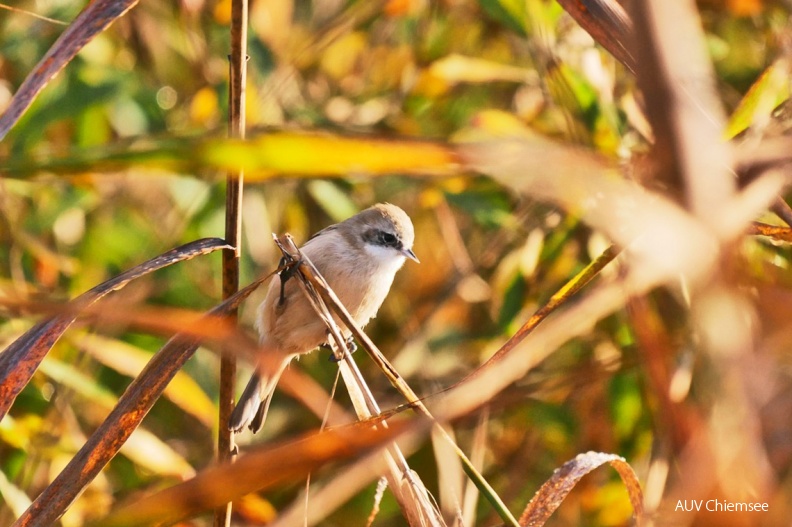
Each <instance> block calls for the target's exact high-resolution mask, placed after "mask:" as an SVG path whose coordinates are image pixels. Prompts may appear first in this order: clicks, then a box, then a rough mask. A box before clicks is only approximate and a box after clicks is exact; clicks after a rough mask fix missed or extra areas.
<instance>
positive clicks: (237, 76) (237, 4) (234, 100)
mask: <svg viewBox="0 0 792 527" xmlns="http://www.w3.org/2000/svg"><path fill="white" fill-rule="evenodd" d="M247 25H248V2H247V0H232V2H231V54H230V56H229V59H230V63H229V93H228V99H229V100H228V135H229V137H231V138H238V139H244V138H245V127H246V126H245V85H246V83H247V80H246V79H247ZM244 175H245V174H244V171H243V170H242V169H239V170H230V171H229V172H228V174H227V176H226V224H225V237H226V242H228V243H229V244H230V245H232V246H233V247H234V249H233V250H226V251H223V298H228V297H229V296H231V295H233V294H234V293H235V292H236V291H237V290H238V289H239V255H240V251H241V245H242V214H241V208H242V189H243V184H244ZM232 317H233V318H234V319H235V320H236V317H237V312H236V311H234V312H233V313H232ZM236 369H237V363H236V357H235V356H234V355H232V354H225V355H223V356H222V357H221V358H220V393H219V402H218V406H219V408H218V418H219V421H220V423H219V426H218V432H217V459H218V462H221V463H222V462H229V461H232V460H233V459H234V453H235V452H236V445H235V444H234V432H232V431H231V430H229V429H228V427H227V426H226V423H228V420H229V418H230V416H231V411H232V410H233V407H234V388H235V385H236ZM230 525H231V503H227V504H226V505H225V507H220V508H218V509H216V510H215V512H214V526H215V527H229V526H230Z"/></svg>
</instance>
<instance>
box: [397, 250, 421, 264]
mask: <svg viewBox="0 0 792 527" xmlns="http://www.w3.org/2000/svg"><path fill="white" fill-rule="evenodd" d="M401 253H402V254H403V255H404V256H406V257H407V258H409V259H410V260H413V261H415V263H421V260H419V259H418V257H417V256H415V253H414V252H413V251H412V249H404V250H402V252H401Z"/></svg>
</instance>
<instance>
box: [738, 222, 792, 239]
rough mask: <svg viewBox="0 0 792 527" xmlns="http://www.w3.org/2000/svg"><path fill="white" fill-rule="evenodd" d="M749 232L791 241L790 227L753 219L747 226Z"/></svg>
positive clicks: (791, 231)
mask: <svg viewBox="0 0 792 527" xmlns="http://www.w3.org/2000/svg"><path fill="white" fill-rule="evenodd" d="M748 233H749V234H756V235H761V236H767V237H768V238H772V239H774V240H778V241H781V242H792V229H790V228H789V227H779V226H777V225H768V224H766V223H760V222H758V221H755V222H753V223H751V225H750V226H749V227H748Z"/></svg>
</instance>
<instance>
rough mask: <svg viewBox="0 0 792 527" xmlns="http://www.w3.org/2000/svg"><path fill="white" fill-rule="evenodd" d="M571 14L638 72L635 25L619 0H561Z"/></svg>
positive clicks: (594, 37) (620, 59) (620, 60)
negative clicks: (633, 49)
mask: <svg viewBox="0 0 792 527" xmlns="http://www.w3.org/2000/svg"><path fill="white" fill-rule="evenodd" d="M558 3H559V4H560V5H561V7H563V8H564V10H565V11H566V12H567V13H569V15H570V16H571V17H572V18H574V19H575V21H576V22H577V23H578V24H580V26H581V27H582V28H583V29H585V30H586V31H587V32H588V34H589V35H591V37H592V38H593V39H594V40H595V41H596V42H597V43H598V44H600V45H601V46H602V47H604V48H605V49H607V50H608V51H609V52H610V53H611V54H612V55H613V56H614V57H616V59H617V60H618V61H619V62H621V63H622V64H624V66H625V67H626V68H627V69H629V70H630V71H635V56H634V55H633V53H632V51H631V48H632V39H633V27H632V22H631V21H630V18H629V17H628V16H627V13H625V11H624V8H623V7H622V6H621V5H620V4H618V3H617V2H616V0H558Z"/></svg>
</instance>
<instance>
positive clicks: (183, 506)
mask: <svg viewBox="0 0 792 527" xmlns="http://www.w3.org/2000/svg"><path fill="white" fill-rule="evenodd" d="M414 426H415V425H414V424H411V423H407V422H400V423H393V425H392V426H391V427H390V428H388V429H384V428H373V427H369V426H364V425H360V424H354V425H349V426H345V427H342V428H337V429H333V430H329V431H325V432H320V433H310V434H307V435H305V436H303V437H302V438H300V439H298V440H296V441H289V442H288V443H285V444H282V445H279V446H275V447H272V446H264V447H260V448H258V449H256V450H254V451H252V452H249V453H247V454H244V455H241V456H239V458H238V459H237V460H236V462H235V463H234V464H232V465H229V464H225V465H220V466H215V467H212V468H209V469H207V470H205V471H203V472H202V473H201V474H199V475H198V476H196V477H195V478H193V479H191V480H190V481H187V482H185V483H182V484H180V485H176V486H174V487H170V488H168V489H165V490H162V491H159V492H157V493H155V494H153V495H151V496H148V497H145V498H143V499H141V500H138V501H136V502H134V503H130V504H129V505H126V506H124V507H121V508H119V509H117V510H116V511H115V512H113V513H112V514H111V515H110V516H108V517H107V518H106V519H104V520H103V521H101V522H99V523H98V524H97V527H98V526H102V527H121V526H137V525H154V524H163V523H164V524H170V523H174V522H177V521H179V520H184V519H187V518H190V517H193V516H196V515H198V514H200V513H201V512H204V511H208V510H211V509H212V508H215V507H217V506H218V505H221V504H224V503H227V502H229V501H232V500H234V499H236V498H239V497H241V496H244V495H246V494H249V493H251V492H255V491H259V490H263V489H267V488H271V487H273V486H275V485H279V484H283V483H286V482H293V481H297V480H299V479H300V478H304V477H305V476H306V474H308V473H310V472H312V471H315V470H317V469H318V468H320V467H322V466H324V465H326V464H327V463H330V462H335V461H340V460H344V459H349V458H352V457H355V456H359V455H361V454H363V453H366V452H370V451H371V450H372V449H377V448H380V447H382V446H384V445H386V444H387V443H389V442H391V441H393V440H394V439H395V438H396V437H397V436H399V435H400V434H402V433H404V432H406V431H407V430H409V429H410V428H412V427H414Z"/></svg>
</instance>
